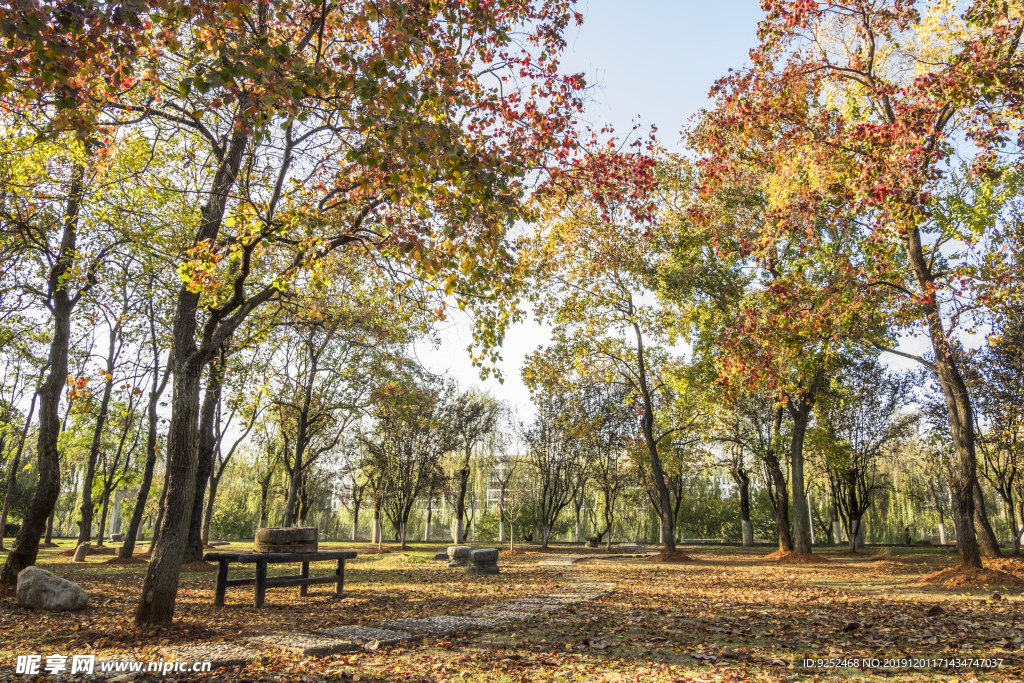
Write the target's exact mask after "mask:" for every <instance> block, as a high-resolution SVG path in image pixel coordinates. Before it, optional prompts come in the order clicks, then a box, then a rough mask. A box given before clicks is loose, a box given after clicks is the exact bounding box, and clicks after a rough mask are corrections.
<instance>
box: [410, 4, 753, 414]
mask: <svg viewBox="0 0 1024 683" xmlns="http://www.w3.org/2000/svg"><path fill="white" fill-rule="evenodd" d="M578 7H579V10H580V11H581V12H582V13H583V14H584V15H585V17H586V20H585V21H584V23H583V25H582V26H580V27H578V28H577V27H573V28H572V29H571V30H570V31H569V33H568V35H567V37H568V42H569V45H568V47H567V49H566V52H565V54H564V55H563V59H562V64H563V66H564V70H565V71H567V72H573V73H576V72H583V73H585V74H586V75H587V82H588V83H589V84H593V85H596V86H597V87H595V88H594V89H593V90H592V100H593V101H592V102H591V104H590V107H589V110H588V112H587V115H586V119H587V121H588V122H590V123H592V124H595V125H598V126H600V125H603V124H605V123H610V124H612V125H613V126H614V127H615V129H616V130H617V131H622V132H623V133H625V132H626V131H628V130H629V129H630V128H632V125H633V120H634V119H636V118H637V117H639V121H640V122H642V123H643V125H644V126H649V125H651V124H654V125H657V126H658V138H659V140H660V141H661V143H662V144H663V145H664V146H665V147H667V148H668V149H672V150H675V149H679V147H680V145H679V131H680V129H681V128H682V127H683V126H684V125H686V124H687V122H688V121H689V119H690V117H691V116H693V114H695V113H696V112H697V111H698V110H700V108H701V107H703V106H705V105H706V103H707V102H708V100H707V94H708V90H709V89H710V88H711V85H712V84H713V83H714V82H715V80H716V79H718V78H719V77H721V76H723V75H725V74H726V73H727V72H728V70H729V68H730V67H731V68H740V67H742V66H744V65H746V64H747V63H748V52H749V50H750V48H751V47H753V46H754V44H755V40H756V32H757V22H758V21H759V20H760V18H761V16H762V12H761V9H760V7H759V5H758V3H757V1H756V0H719V1H718V2H694V1H693V0H629V1H626V0H581V1H580V3H579V5H578ZM442 337H443V343H442V345H441V348H440V349H431V348H428V347H427V346H426V345H421V346H420V347H419V348H418V349H417V351H418V355H419V358H420V360H421V361H422V362H423V363H424V365H425V366H426V367H427V368H428V369H429V370H430V371H431V372H435V373H439V374H440V373H444V372H447V373H448V374H449V375H451V376H453V377H455V378H456V379H457V380H458V381H459V384H460V385H462V386H469V385H471V384H478V385H481V386H484V387H486V388H488V389H489V390H490V391H491V392H492V393H493V394H494V395H495V396H497V397H499V398H504V399H506V400H508V401H510V402H511V403H513V404H514V405H516V406H517V408H518V409H519V411H520V414H521V415H522V416H524V417H526V416H528V415H530V414H532V412H533V411H532V409H531V407H530V399H529V393H528V392H527V390H526V388H525V387H524V386H523V383H522V381H521V380H520V376H519V370H520V367H521V366H522V361H523V358H524V356H525V355H526V354H527V353H529V352H530V351H532V350H534V349H535V348H537V346H538V345H540V344H543V343H545V342H546V341H547V334H546V331H545V330H543V329H541V328H540V327H539V326H537V324H536V323H535V322H534V321H533V320H532V319H531V320H528V321H527V322H526V323H523V324H520V325H517V326H516V327H515V328H513V330H512V331H511V333H510V334H509V335H508V337H507V338H506V341H505V346H504V349H503V352H502V355H503V357H504V361H503V362H502V363H501V364H500V366H499V367H500V369H501V370H502V372H503V374H504V376H505V383H504V385H499V384H498V383H497V382H495V381H493V380H492V381H488V382H486V383H481V382H480V381H479V377H478V375H477V372H476V371H475V370H474V369H473V368H472V367H471V366H470V364H469V359H468V357H467V355H466V352H465V350H464V349H465V346H466V344H467V343H468V341H469V340H470V339H471V334H470V329H469V322H468V321H467V320H465V319H460V320H455V321H454V322H453V323H452V324H451V325H449V326H448V327H446V328H445V329H444V330H443V332H442Z"/></svg>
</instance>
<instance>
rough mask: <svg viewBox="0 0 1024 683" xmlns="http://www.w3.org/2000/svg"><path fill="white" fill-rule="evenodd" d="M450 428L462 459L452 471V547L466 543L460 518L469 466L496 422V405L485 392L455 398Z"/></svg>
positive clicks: (461, 518)
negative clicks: (453, 488)
mask: <svg viewBox="0 0 1024 683" xmlns="http://www.w3.org/2000/svg"><path fill="white" fill-rule="evenodd" d="M453 410H454V413H453V415H452V418H453V420H454V422H453V424H452V427H453V428H454V429H455V433H456V434H457V435H458V437H459V442H460V444H459V445H460V446H461V451H462V453H461V460H460V462H459V467H458V469H456V471H455V482H454V483H455V486H456V490H455V495H454V498H455V501H454V503H455V505H454V507H455V511H454V513H453V514H454V522H455V523H454V525H453V527H454V528H453V529H452V533H453V536H454V538H453V540H452V542H453V543H455V544H459V543H465V541H466V533H465V528H464V527H463V518H464V517H465V515H466V490H467V489H468V487H469V475H470V469H469V463H470V458H472V456H473V451H474V450H475V449H477V448H478V447H479V446H480V444H481V443H482V441H483V439H484V438H485V437H486V436H487V435H489V434H491V433H492V432H493V431H494V429H495V427H496V425H497V421H498V402H497V401H495V400H494V399H493V398H492V397H490V396H489V395H487V394H485V393H481V392H479V391H476V390H473V389H470V390H468V391H465V392H462V393H460V394H459V395H458V397H457V398H456V399H455V404H454V406H453Z"/></svg>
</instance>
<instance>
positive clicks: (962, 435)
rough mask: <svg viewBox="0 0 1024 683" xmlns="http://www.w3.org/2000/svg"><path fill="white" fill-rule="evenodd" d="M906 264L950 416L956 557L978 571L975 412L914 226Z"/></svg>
mask: <svg viewBox="0 0 1024 683" xmlns="http://www.w3.org/2000/svg"><path fill="white" fill-rule="evenodd" d="M906 239H907V242H906V249H907V258H908V260H909V262H910V265H911V267H912V268H913V271H914V276H915V277H916V278H917V284H918V288H919V291H920V292H922V296H924V298H923V299H922V304H921V305H922V308H923V309H924V314H925V319H926V322H927V329H928V337H929V339H930V341H931V343H932V351H933V352H934V354H935V363H934V365H933V366H932V369H933V370H934V371H935V373H936V375H938V378H939V383H940V384H941V386H942V393H943V394H944V395H945V397H946V409H947V412H948V413H949V430H950V434H951V435H952V437H953V446H954V448H955V450H956V458H955V461H954V462H953V467H952V473H951V477H950V481H949V487H950V490H951V492H952V494H953V508H954V510H956V514H955V515H954V517H953V523H954V525H955V526H956V547H957V551H958V552H959V553H960V564H961V566H964V567H975V568H979V569H980V568H981V567H982V563H981V550H980V548H979V546H978V540H977V538H976V537H975V529H974V492H973V488H974V484H975V481H976V479H977V460H976V455H975V434H974V410H973V408H972V406H971V398H970V394H969V393H968V391H967V384H966V382H964V378H963V375H962V374H961V373H960V368H959V367H958V366H957V362H956V358H955V356H954V355H953V348H952V346H950V343H949V339H948V338H947V336H946V330H945V327H944V326H943V324H942V317H941V311H940V310H939V306H938V303H937V302H936V300H935V298H934V296H933V295H932V294H931V292H934V291H935V290H936V289H937V287H936V285H935V278H934V276H933V274H932V271H931V265H930V264H929V261H928V260H927V259H926V258H925V254H924V247H923V246H922V243H921V231H920V230H919V229H918V228H917V226H914V227H911V228H909V229H907V231H906Z"/></svg>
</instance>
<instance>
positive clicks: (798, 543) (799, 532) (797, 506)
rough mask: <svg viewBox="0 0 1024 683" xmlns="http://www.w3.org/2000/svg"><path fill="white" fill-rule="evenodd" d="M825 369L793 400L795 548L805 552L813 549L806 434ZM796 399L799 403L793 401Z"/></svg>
mask: <svg viewBox="0 0 1024 683" xmlns="http://www.w3.org/2000/svg"><path fill="white" fill-rule="evenodd" d="M824 375H825V372H824V370H823V369H821V368H819V369H818V371H817V373H815V376H814V382H813V384H812V385H811V387H810V389H809V390H808V391H807V392H806V394H805V395H803V396H800V397H798V398H795V399H794V398H792V397H791V400H790V401H789V413H790V416H791V417H792V418H793V436H792V440H791V441H790V444H789V471H790V476H789V487H790V491H791V492H792V495H793V507H792V510H793V550H794V552H797V553H799V554H801V555H803V554H807V553H810V552H811V523H810V515H809V511H808V509H807V500H806V495H807V487H806V486H805V485H804V437H805V436H806V435H807V426H808V424H809V423H810V421H811V411H812V410H814V402H815V400H817V393H818V386H819V385H820V383H821V381H822V379H823V378H824ZM794 402H796V403H797V405H793V403H794Z"/></svg>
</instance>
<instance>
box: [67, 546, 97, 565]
mask: <svg viewBox="0 0 1024 683" xmlns="http://www.w3.org/2000/svg"><path fill="white" fill-rule="evenodd" d="M91 547H92V543H83V544H82V545H80V546H78V547H77V548H75V556H74V557H72V558H71V561H72V562H85V557H86V555H88V554H89V548H91Z"/></svg>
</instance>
